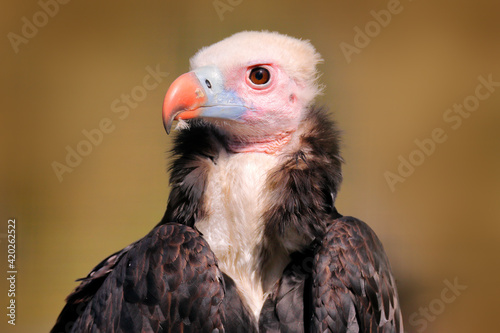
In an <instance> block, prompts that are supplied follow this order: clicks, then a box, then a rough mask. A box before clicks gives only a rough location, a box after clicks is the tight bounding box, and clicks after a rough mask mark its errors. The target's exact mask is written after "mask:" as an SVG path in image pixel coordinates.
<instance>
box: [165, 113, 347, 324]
mask: <svg viewBox="0 0 500 333" xmlns="http://www.w3.org/2000/svg"><path fill="white" fill-rule="evenodd" d="M305 119H306V120H304V121H303V122H302V123H301V125H300V126H299V128H298V129H297V130H296V131H294V132H286V133H282V135H281V136H280V137H279V138H278V142H276V143H272V142H270V140H267V139H266V140H260V141H254V142H250V143H249V142H248V141H246V142H245V144H243V143H242V142H243V141H242V140H240V141H238V140H234V138H232V139H231V138H228V136H227V135H225V132H224V131H221V130H219V129H218V128H217V127H216V126H214V125H213V124H210V123H207V122H205V121H203V120H195V121H191V123H190V127H189V128H186V129H184V130H182V131H181V132H180V133H179V135H178V136H177V137H176V142H175V145H174V148H173V155H174V156H176V157H177V158H176V159H175V160H174V161H173V164H172V167H171V177H170V183H171V187H172V188H171V192H170V196H169V201H168V207H167V211H166V213H165V216H164V218H163V220H162V221H161V222H160V224H162V223H167V222H178V223H182V224H187V225H189V226H192V227H193V226H194V227H195V228H197V229H198V230H199V231H200V232H201V233H202V234H203V237H204V238H205V240H206V241H207V242H208V244H209V245H210V248H211V249H212V251H213V252H214V253H215V255H216V257H217V259H218V262H219V267H220V269H221V270H222V271H223V272H225V273H226V274H227V275H229V276H230V277H231V278H232V279H233V280H234V281H235V283H236V285H237V287H238V289H239V291H240V292H241V295H242V296H243V299H244V300H245V301H246V303H247V305H248V307H249V308H250V309H251V311H252V312H253V313H254V314H255V316H256V317H257V319H258V315H259V313H260V310H261V308H262V305H263V303H264V301H265V298H266V296H267V293H268V292H269V291H270V290H271V289H272V287H273V285H274V284H275V283H276V282H277V281H278V280H279V279H280V277H281V275H282V272H283V269H284V268H285V266H286V265H287V264H288V263H289V261H290V257H289V255H290V254H291V253H292V252H295V251H302V250H304V249H306V248H307V247H308V246H309V245H310V244H311V243H312V242H313V241H314V239H316V238H320V237H322V236H323V234H324V232H325V230H326V227H327V225H328V223H329V221H331V220H332V218H334V217H336V214H338V213H337V212H336V210H335V207H334V199H335V195H336V193H337V189H338V186H339V184H340V181H341V172H340V169H341V158H340V156H339V147H338V142H339V139H338V134H337V131H336V130H335V128H334V125H333V123H332V122H331V121H330V120H329V119H328V117H327V116H326V113H325V112H324V111H322V110H317V109H311V110H310V111H309V114H308V116H307V117H306V118H305Z"/></svg>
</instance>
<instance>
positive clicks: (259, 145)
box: [228, 130, 294, 155]
mask: <svg viewBox="0 0 500 333" xmlns="http://www.w3.org/2000/svg"><path fill="white" fill-rule="evenodd" d="M293 132H294V131H293V130H292V131H282V132H279V133H277V134H273V135H261V136H244V137H241V136H233V137H232V138H231V140H229V145H228V146H229V149H230V150H231V151H232V152H235V153H266V154H271V155H273V154H277V153H278V152H280V151H281V150H282V148H283V147H284V146H286V145H287V144H288V143H289V142H290V140H291V139H292V134H293Z"/></svg>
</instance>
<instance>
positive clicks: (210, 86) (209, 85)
mask: <svg viewBox="0 0 500 333" xmlns="http://www.w3.org/2000/svg"><path fill="white" fill-rule="evenodd" d="M205 83H206V85H207V87H208V89H210V88H212V84H211V83H210V81H208V80H205Z"/></svg>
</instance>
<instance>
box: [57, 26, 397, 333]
mask: <svg viewBox="0 0 500 333" xmlns="http://www.w3.org/2000/svg"><path fill="white" fill-rule="evenodd" d="M320 61H321V57H320V55H319V54H318V53H317V52H316V50H315V49H314V47H313V46H312V45H311V44H310V43H309V42H308V41H304V40H299V39H296V38H292V37H289V36H285V35H281V34H278V33H272V32H241V33H237V34H235V35H233V36H231V37H229V38H226V39H224V40H222V41H220V42H218V43H216V44H213V45H211V46H208V47H205V48H202V49H201V50H200V51H198V53H196V55H195V56H194V57H193V58H191V60H190V64H191V71H190V72H188V73H186V74H183V75H181V76H180V77H178V78H177V79H176V80H175V81H174V82H173V83H172V85H171V86H170V88H169V90H168V92H167V94H166V96H165V101H164V104H163V122H164V126H165V129H166V131H167V133H169V132H170V129H171V126H172V123H173V121H174V120H178V123H177V130H178V134H177V135H176V137H175V143H174V147H173V149H172V162H171V168H170V171H171V174H170V186H171V192H170V196H169V199H168V204H167V209H166V212H165V215H164V217H163V219H162V220H161V222H160V223H159V224H158V225H157V226H156V227H155V228H154V229H153V230H152V231H151V232H150V233H149V234H147V235H146V236H145V237H144V238H142V239H140V240H138V241H137V242H135V243H133V244H131V245H129V246H127V247H126V248H124V249H123V250H121V251H118V252H116V253H114V254H113V255H111V256H109V257H108V258H106V259H105V260H103V261H102V262H101V263H100V264H99V265H97V266H96V267H95V268H94V269H93V270H92V272H90V274H89V275H88V276H87V277H85V278H83V279H82V280H81V283H80V285H79V286H78V287H77V288H76V290H75V291H74V292H73V293H72V294H70V295H69V296H68V298H67V304H66V306H65V307H64V309H63V310H62V312H61V314H60V316H59V318H58V319H57V322H56V324H55V326H54V328H53V329H52V332H69V331H70V332H335V333H340V332H351V333H354V332H403V323H402V319H401V311H400V305H399V301H398V294H397V289H396V284H395V280H394V278H393V276H392V273H391V268H390V264H389V261H388V259H387V256H386V255H385V253H384V249H383V247H382V244H381V243H380V241H379V240H378V238H377V236H376V235H375V233H374V232H373V231H372V230H371V229H370V227H368V226H367V225H366V224H365V223H364V222H362V221H360V220H358V219H356V218H354V217H347V216H342V215H340V214H339V213H338V212H337V210H336V208H335V198H336V196H337V191H338V189H339V185H340V183H341V180H342V175H341V164H342V159H341V157H340V155H339V134H338V131H337V130H336V128H335V126H334V124H333V123H332V121H331V120H330V119H329V117H328V115H327V113H326V111H325V110H324V109H323V108H318V107H315V106H314V105H313V100H314V98H315V97H316V95H318V93H319V92H320V90H321V89H320V86H319V84H318V82H317V77H318V73H317V71H316V65H317V64H318V62H320Z"/></svg>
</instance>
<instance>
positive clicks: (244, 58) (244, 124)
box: [163, 31, 321, 153]
mask: <svg viewBox="0 0 500 333" xmlns="http://www.w3.org/2000/svg"><path fill="white" fill-rule="evenodd" d="M320 61H321V57H320V55H319V54H318V53H317V52H316V50H315V49H314V47H313V46H312V45H311V44H310V43H309V42H308V41H304V40H299V39H296V38H292V37H289V36H285V35H281V34H278V33H275V32H255V31H244V32H240V33H237V34H234V35H232V36H230V37H228V38H226V39H224V40H222V41H220V42H218V43H216V44H213V45H211V46H208V47H205V48H202V49H201V50H200V51H198V53H196V54H195V55H194V56H193V57H192V58H191V60H190V65H191V71H190V72H188V73H186V74H183V75H181V76H180V77H178V78H177V79H176V80H175V81H174V82H173V83H172V85H171V86H170V88H169V90H168V92H167V94H166V96H165V101H164V103H163V122H164V126H165V129H166V131H167V133H169V132H170V129H171V126H172V122H173V120H188V119H192V118H202V119H204V121H206V122H209V123H212V124H213V125H215V126H216V127H218V128H220V130H221V131H223V132H224V133H225V134H226V135H227V136H228V138H229V142H230V145H231V148H232V149H233V150H234V151H235V152H266V153H274V152H276V151H277V150H279V148H280V147H281V146H282V145H285V144H286V143H288V142H289V140H290V138H291V136H292V133H293V132H294V131H295V130H296V129H297V128H298V125H299V123H300V122H301V120H302V118H303V117H304V116H305V115H306V110H307V106H308V105H309V104H310V103H311V102H312V101H313V99H314V97H315V96H316V95H317V94H318V93H319V92H320V87H319V85H318V83H317V82H316V81H317V80H316V79H317V72H316V65H317V64H318V62H320Z"/></svg>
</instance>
